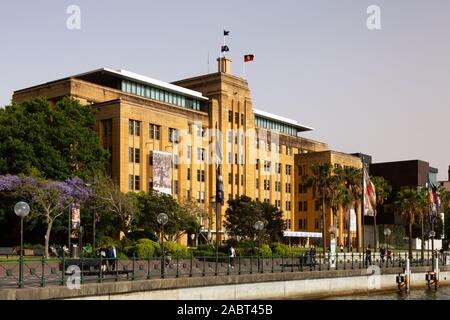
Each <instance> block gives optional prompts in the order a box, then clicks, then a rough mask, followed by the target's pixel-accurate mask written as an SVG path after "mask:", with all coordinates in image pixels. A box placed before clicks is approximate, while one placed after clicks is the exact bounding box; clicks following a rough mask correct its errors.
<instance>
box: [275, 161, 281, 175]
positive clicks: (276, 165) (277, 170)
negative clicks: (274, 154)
mask: <svg viewBox="0 0 450 320" xmlns="http://www.w3.org/2000/svg"><path fill="white" fill-rule="evenodd" d="M275 170H276V172H277V173H281V163H275Z"/></svg>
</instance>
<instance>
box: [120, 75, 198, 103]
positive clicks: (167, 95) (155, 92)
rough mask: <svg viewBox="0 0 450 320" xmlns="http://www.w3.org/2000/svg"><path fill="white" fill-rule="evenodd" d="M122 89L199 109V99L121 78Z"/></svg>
mask: <svg viewBox="0 0 450 320" xmlns="http://www.w3.org/2000/svg"><path fill="white" fill-rule="evenodd" d="M122 91H125V92H128V93H132V94H136V95H138V96H142V97H146V98H150V99H153V100H158V101H162V102H165V103H170V104H173V105H176V106H180V107H184V108H188V109H193V110H200V101H198V100H196V99H193V98H188V97H185V96H182V95H180V94H176V93H173V92H170V91H166V90H162V89H158V88H153V87H151V86H148V85H144V84H141V83H137V82H134V81H128V80H122Z"/></svg>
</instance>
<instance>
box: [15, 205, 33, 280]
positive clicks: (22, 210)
mask: <svg viewBox="0 0 450 320" xmlns="http://www.w3.org/2000/svg"><path fill="white" fill-rule="evenodd" d="M14 212H15V214H16V215H17V216H18V217H20V265H19V288H23V218H25V217H26V216H28V214H29V213H30V206H29V205H28V203H26V202H24V201H20V202H17V203H16V205H15V206H14Z"/></svg>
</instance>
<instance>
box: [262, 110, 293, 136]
mask: <svg viewBox="0 0 450 320" xmlns="http://www.w3.org/2000/svg"><path fill="white" fill-rule="evenodd" d="M255 125H256V126H258V127H261V128H264V129H269V130H274V131H278V132H281V133H286V134H289V135H291V136H296V135H297V128H296V127H294V126H290V125H288V124H284V123H280V122H277V121H274V120H270V119H266V118H262V117H259V116H257V115H255Z"/></svg>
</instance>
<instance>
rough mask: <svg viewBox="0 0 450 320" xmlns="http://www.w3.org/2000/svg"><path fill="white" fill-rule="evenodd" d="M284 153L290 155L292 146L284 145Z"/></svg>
mask: <svg viewBox="0 0 450 320" xmlns="http://www.w3.org/2000/svg"><path fill="white" fill-rule="evenodd" d="M286 154H287V155H288V156H290V155H292V148H291V147H288V146H286Z"/></svg>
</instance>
